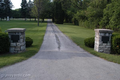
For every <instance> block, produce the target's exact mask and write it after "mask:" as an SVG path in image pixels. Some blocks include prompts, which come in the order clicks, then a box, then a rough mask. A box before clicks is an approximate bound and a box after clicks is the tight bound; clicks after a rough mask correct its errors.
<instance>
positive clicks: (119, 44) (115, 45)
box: [111, 34, 120, 54]
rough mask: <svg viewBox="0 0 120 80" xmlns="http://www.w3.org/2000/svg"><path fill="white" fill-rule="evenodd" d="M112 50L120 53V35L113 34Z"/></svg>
mask: <svg viewBox="0 0 120 80" xmlns="http://www.w3.org/2000/svg"><path fill="white" fill-rule="evenodd" d="M111 50H112V51H111V52H112V53H114V54H120V35H117V34H116V35H113V36H112V47H111Z"/></svg>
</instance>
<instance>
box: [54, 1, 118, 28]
mask: <svg viewBox="0 0 120 80" xmlns="http://www.w3.org/2000/svg"><path fill="white" fill-rule="evenodd" d="M56 2H57V3H56ZM58 3H59V4H61V5H59V9H56V10H58V14H63V13H59V12H64V15H63V17H64V19H63V20H64V21H65V22H73V23H74V24H76V25H82V26H84V27H87V28H109V29H113V30H119V29H120V22H119V21H120V0H54V4H57V5H58ZM60 6H61V7H62V10H61V8H60ZM57 7H58V6H57ZM54 10H55V9H54ZM56 10H55V11H56ZM59 10H60V11H59ZM54 14H56V13H55V12H54ZM59 16H60V15H59ZM57 17H58V16H57ZM61 17H62V16H61ZM55 19H57V18H56V17H55ZM60 19H61V18H59V20H60ZM55 21H56V22H57V20H55Z"/></svg>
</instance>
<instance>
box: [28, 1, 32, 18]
mask: <svg viewBox="0 0 120 80" xmlns="http://www.w3.org/2000/svg"><path fill="white" fill-rule="evenodd" d="M32 7H33V2H32V1H31V0H29V2H28V8H27V17H29V18H30V20H31V10H32Z"/></svg>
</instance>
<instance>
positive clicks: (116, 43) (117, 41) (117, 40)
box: [84, 34, 120, 54]
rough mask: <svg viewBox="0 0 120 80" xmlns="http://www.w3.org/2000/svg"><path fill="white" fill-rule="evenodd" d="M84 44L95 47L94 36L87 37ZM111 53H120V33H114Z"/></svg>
mask: <svg viewBox="0 0 120 80" xmlns="http://www.w3.org/2000/svg"><path fill="white" fill-rule="evenodd" d="M84 44H85V45H86V46H87V47H90V48H94V37H91V38H86V39H85V40H84ZM111 54H120V35H119V34H113V35H112V39H111Z"/></svg>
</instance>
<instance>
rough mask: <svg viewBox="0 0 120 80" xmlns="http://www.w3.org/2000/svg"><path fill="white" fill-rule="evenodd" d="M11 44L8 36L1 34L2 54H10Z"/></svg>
mask: <svg viewBox="0 0 120 80" xmlns="http://www.w3.org/2000/svg"><path fill="white" fill-rule="evenodd" d="M9 47H10V42H9V37H8V34H6V33H0V53H6V52H9Z"/></svg>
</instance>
